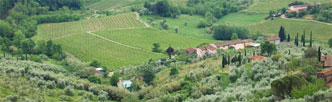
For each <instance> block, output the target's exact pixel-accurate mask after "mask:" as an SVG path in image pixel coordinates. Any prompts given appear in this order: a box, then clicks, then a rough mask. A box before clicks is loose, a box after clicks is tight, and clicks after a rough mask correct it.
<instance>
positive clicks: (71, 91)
mask: <svg viewBox="0 0 332 102" xmlns="http://www.w3.org/2000/svg"><path fill="white" fill-rule="evenodd" d="M65 94H66V95H68V96H74V95H75V93H74V88H73V87H72V86H67V87H66V88H65Z"/></svg>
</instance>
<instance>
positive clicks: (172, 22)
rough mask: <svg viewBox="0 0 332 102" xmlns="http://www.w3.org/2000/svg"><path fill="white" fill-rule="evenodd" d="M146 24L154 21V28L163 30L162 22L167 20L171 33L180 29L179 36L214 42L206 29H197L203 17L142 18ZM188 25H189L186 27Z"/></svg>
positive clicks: (148, 16)
mask: <svg viewBox="0 0 332 102" xmlns="http://www.w3.org/2000/svg"><path fill="white" fill-rule="evenodd" d="M142 19H144V21H145V22H148V19H153V23H155V24H156V25H155V26H154V28H157V29H160V30H162V28H161V26H160V24H159V23H160V20H166V21H167V23H168V25H169V28H168V30H167V31H168V32H169V33H175V27H179V33H178V34H179V35H184V36H190V37H194V38H199V39H209V40H212V39H213V38H212V35H209V34H206V33H205V29H204V28H197V25H198V24H199V22H200V21H201V20H204V18H203V17H201V16H195V15H194V16H189V15H184V14H182V15H181V16H179V17H178V18H175V19H174V18H164V17H160V16H155V15H147V16H142ZM185 23H187V25H185Z"/></svg>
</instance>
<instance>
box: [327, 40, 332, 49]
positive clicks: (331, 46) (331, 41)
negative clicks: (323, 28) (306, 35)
mask: <svg viewBox="0 0 332 102" xmlns="http://www.w3.org/2000/svg"><path fill="white" fill-rule="evenodd" d="M328 44H329V46H330V48H332V38H331V39H329V41H328Z"/></svg>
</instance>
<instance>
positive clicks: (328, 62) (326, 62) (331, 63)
mask: <svg viewBox="0 0 332 102" xmlns="http://www.w3.org/2000/svg"><path fill="white" fill-rule="evenodd" d="M321 61H322V62H323V67H332V56H322V57H321Z"/></svg>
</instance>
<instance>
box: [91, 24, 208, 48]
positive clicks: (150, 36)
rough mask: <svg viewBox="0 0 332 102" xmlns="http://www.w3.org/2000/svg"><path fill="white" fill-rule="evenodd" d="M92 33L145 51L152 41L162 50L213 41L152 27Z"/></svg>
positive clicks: (194, 45) (151, 46) (150, 46)
mask: <svg viewBox="0 0 332 102" xmlns="http://www.w3.org/2000/svg"><path fill="white" fill-rule="evenodd" d="M94 33H96V34H98V35H101V36H103V37H106V38H108V39H111V40H114V41H117V42H120V43H123V44H126V45H130V46H135V47H139V48H143V49H146V50H147V51H151V50H152V48H153V45H152V44H153V43H159V44H160V46H161V49H162V50H163V51H164V49H166V48H167V47H169V45H171V46H172V47H173V48H175V49H185V48H188V47H190V46H191V47H196V46H198V45H199V44H201V43H203V42H207V43H211V42H213V41H212V40H204V39H196V38H191V37H187V36H182V35H177V34H172V33H168V32H166V31H160V30H156V29H153V28H141V29H128V30H106V31H101V32H94Z"/></svg>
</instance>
